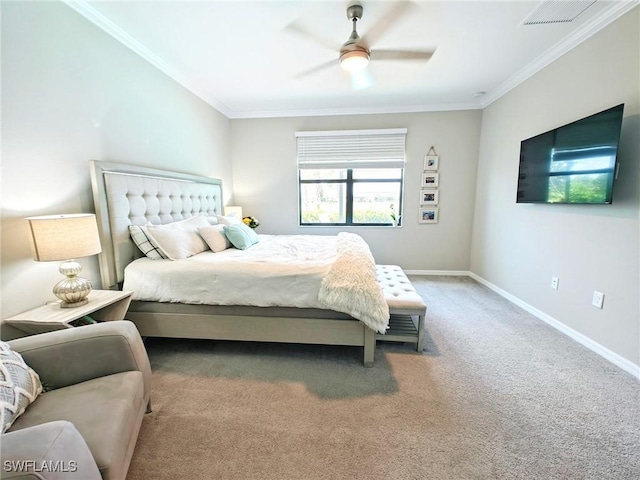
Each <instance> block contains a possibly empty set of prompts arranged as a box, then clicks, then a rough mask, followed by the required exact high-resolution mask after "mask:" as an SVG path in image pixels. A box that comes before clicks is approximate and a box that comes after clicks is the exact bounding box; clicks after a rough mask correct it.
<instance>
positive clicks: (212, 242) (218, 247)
mask: <svg viewBox="0 0 640 480" xmlns="http://www.w3.org/2000/svg"><path fill="white" fill-rule="evenodd" d="M198 233H199V234H200V235H201V236H202V238H204V241H205V242H207V245H209V248H210V249H211V250H213V251H214V252H221V251H223V250H226V249H227V248H231V242H230V241H229V239H228V238H227V236H226V235H225V234H224V225H210V226H208V227H203V228H199V229H198Z"/></svg>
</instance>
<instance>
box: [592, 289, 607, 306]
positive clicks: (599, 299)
mask: <svg viewBox="0 0 640 480" xmlns="http://www.w3.org/2000/svg"><path fill="white" fill-rule="evenodd" d="M603 303H604V293H602V292H598V291H597V290H596V291H595V292H593V300H592V301H591V305H593V306H594V307H596V308H602V304H603Z"/></svg>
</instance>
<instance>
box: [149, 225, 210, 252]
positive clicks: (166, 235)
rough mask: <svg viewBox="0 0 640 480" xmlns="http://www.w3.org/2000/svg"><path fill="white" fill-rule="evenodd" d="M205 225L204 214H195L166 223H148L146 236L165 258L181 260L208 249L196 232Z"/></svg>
mask: <svg viewBox="0 0 640 480" xmlns="http://www.w3.org/2000/svg"><path fill="white" fill-rule="evenodd" d="M207 226H209V221H208V220H207V218H206V217H205V216H204V215H196V216H195V217H191V218H189V219H187V220H181V221H179V222H173V223H167V224H166V225H148V226H147V227H146V230H147V236H148V237H149V238H150V239H151V241H152V243H155V244H156V245H157V246H158V248H159V249H160V252H161V253H162V254H163V255H164V256H165V257H166V258H169V259H171V260H182V259H184V258H188V257H191V256H192V255H195V254H197V253H202V252H204V251H205V250H209V246H208V245H207V242H205V241H204V239H203V238H202V237H201V236H200V234H199V233H198V228H201V227H207Z"/></svg>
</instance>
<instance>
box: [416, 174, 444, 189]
mask: <svg viewBox="0 0 640 480" xmlns="http://www.w3.org/2000/svg"><path fill="white" fill-rule="evenodd" d="M439 181H440V174H439V173H435V172H424V173H423V174H422V182H421V184H420V188H436V187H437V186H438V182H439Z"/></svg>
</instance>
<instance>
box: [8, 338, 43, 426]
mask: <svg viewBox="0 0 640 480" xmlns="http://www.w3.org/2000/svg"><path fill="white" fill-rule="evenodd" d="M41 392H42V383H41V382H40V377H39V376H38V374H37V373H36V372H34V371H33V369H31V368H30V367H29V365H27V364H26V363H25V361H24V360H23V358H22V356H21V355H20V354H19V353H18V352H14V351H13V350H12V349H11V347H10V346H9V345H8V344H7V343H5V342H0V425H1V428H2V432H1V433H4V432H5V431H7V429H8V428H9V427H11V424H12V423H13V422H14V421H15V420H16V419H17V418H18V417H19V416H20V415H22V414H23V413H24V411H25V409H26V408H27V407H28V406H29V404H30V403H32V402H33V401H34V400H35V399H36V397H37V396H38V395H39V394H40V393H41Z"/></svg>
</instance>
